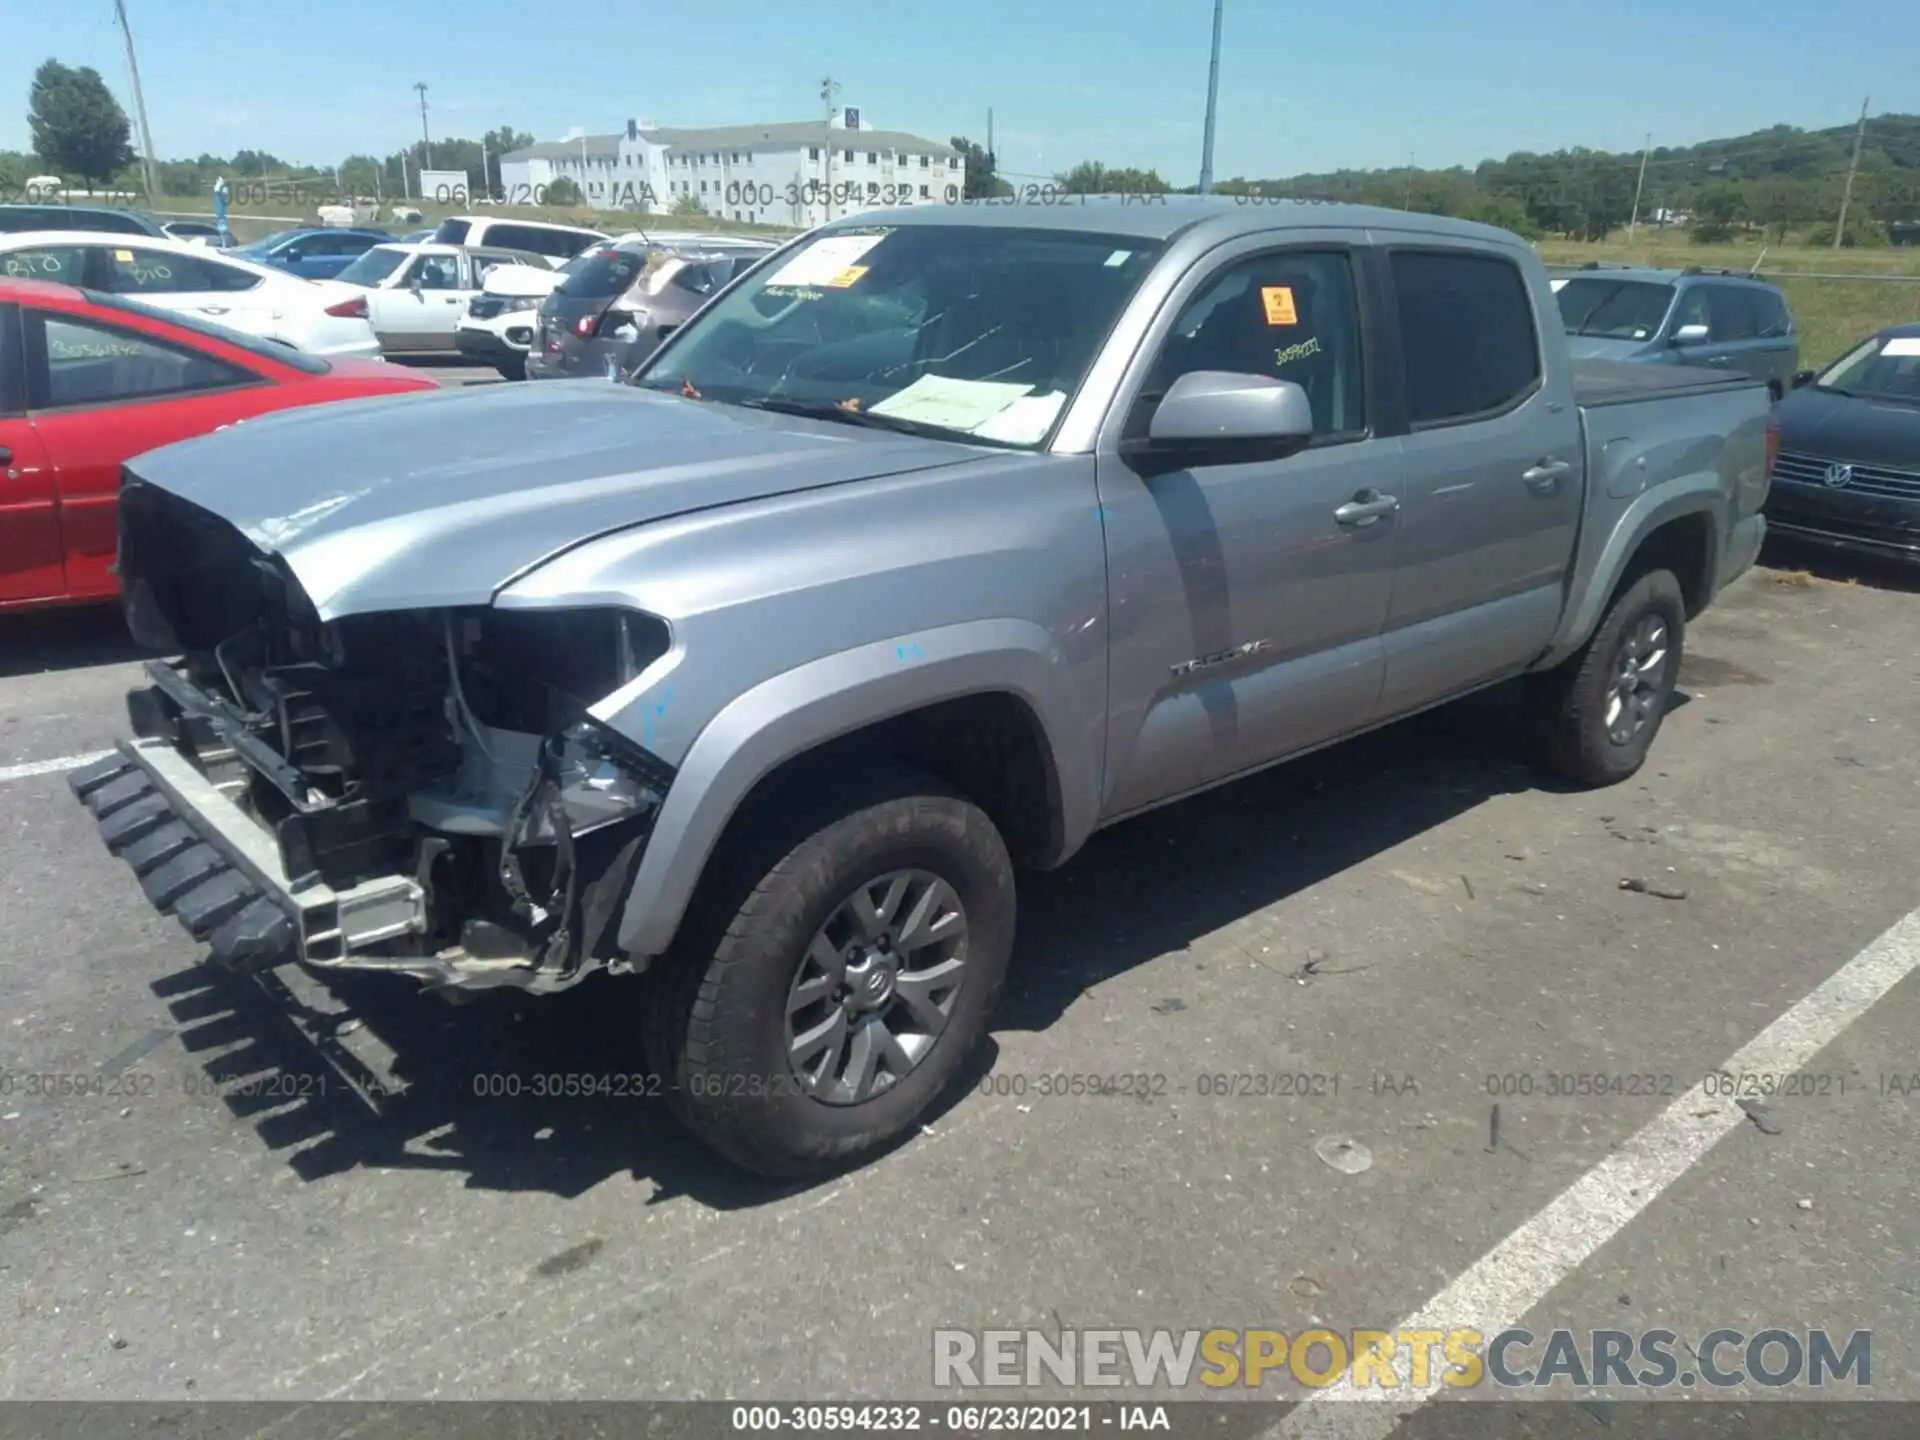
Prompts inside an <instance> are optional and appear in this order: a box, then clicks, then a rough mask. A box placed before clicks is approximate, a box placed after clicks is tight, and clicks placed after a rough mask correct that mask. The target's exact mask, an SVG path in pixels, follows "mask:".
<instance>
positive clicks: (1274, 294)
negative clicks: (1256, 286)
mask: <svg viewBox="0 0 1920 1440" xmlns="http://www.w3.org/2000/svg"><path fill="white" fill-rule="evenodd" d="M1260 303H1261V304H1262V305H1264V306H1265V307H1266V311H1267V324H1269V325H1298V324H1299V323H1300V312H1299V311H1297V310H1296V309H1295V308H1294V305H1293V287H1292V286H1291V285H1262V286H1261V287H1260Z"/></svg>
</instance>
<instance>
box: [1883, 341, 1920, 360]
mask: <svg viewBox="0 0 1920 1440" xmlns="http://www.w3.org/2000/svg"><path fill="white" fill-rule="evenodd" d="M1880 354H1881V355H1882V357H1886V356H1891V357H1892V358H1894V359H1895V360H1901V359H1909V360H1910V359H1912V358H1913V357H1914V356H1916V355H1920V335H1896V336H1894V337H1893V338H1892V339H1891V340H1889V341H1887V343H1886V344H1885V345H1884V346H1882V347H1881V349H1880Z"/></svg>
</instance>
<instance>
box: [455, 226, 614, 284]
mask: <svg viewBox="0 0 1920 1440" xmlns="http://www.w3.org/2000/svg"><path fill="white" fill-rule="evenodd" d="M433 239H434V242H435V243H436V244H439V245H485V246H488V247H489V248H491V249H495V250H521V251H525V252H528V253H530V254H534V255H544V256H546V257H547V258H548V260H550V261H551V262H552V263H553V267H554V268H555V269H556V270H557V269H559V268H560V267H561V266H562V265H564V264H565V263H566V262H567V261H569V260H571V259H572V258H573V257H574V256H576V255H578V254H579V253H580V252H581V251H582V250H585V249H586V248H587V247H588V246H589V245H599V244H603V243H605V241H606V239H607V237H606V236H605V235H602V234H601V233H600V232H599V231H598V230H588V229H585V228H584V227H582V226H579V225H555V224H552V223H550V222H548V221H545V220H496V219H494V218H493V217H492V216H490V215H449V216H448V217H447V218H446V219H445V220H442V221H441V222H440V224H439V227H438V228H437V229H436V230H435V231H434V232H433Z"/></svg>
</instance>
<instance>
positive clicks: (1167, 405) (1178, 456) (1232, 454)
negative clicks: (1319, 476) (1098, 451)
mask: <svg viewBox="0 0 1920 1440" xmlns="http://www.w3.org/2000/svg"><path fill="white" fill-rule="evenodd" d="M1312 439H1313V405H1312V403H1311V402H1310V401H1309V400H1308V399H1307V392H1306V391H1305V390H1302V389H1301V388H1300V387H1299V386H1298V385H1296V384H1294V383H1293V382H1292V381H1291V380H1273V379H1270V378H1268V377H1267V376H1264V375H1238V374H1233V373H1231V372H1228V371H1224V370H1195V371H1192V372H1191V373H1189V374H1186V375H1182V376H1181V377H1180V378H1179V379H1178V380H1175V381H1174V382H1173V384H1172V385H1170V386H1168V387H1167V393H1166V395H1165V396H1163V397H1162V398H1161V401H1160V403H1159V405H1157V406H1156V407H1155V408H1154V412H1153V418H1152V419H1151V420H1150V421H1149V422H1148V425H1147V433H1146V434H1145V435H1144V436H1141V437H1138V438H1135V439H1130V440H1127V441H1123V442H1122V444H1121V453H1122V454H1123V455H1125V456H1126V457H1127V458H1128V459H1129V460H1130V461H1132V462H1133V463H1134V464H1135V465H1136V467H1137V468H1140V469H1143V470H1145V471H1147V472H1148V473H1154V472H1159V471H1164V470H1178V469H1183V468H1185V467H1186V466H1189V465H1235V464H1247V463H1250V462H1252V461H1257V460H1282V459H1285V458H1286V457H1287V456H1289V455H1292V454H1295V453H1296V452H1298V451H1300V450H1303V449H1305V448H1306V446H1307V443H1308V442H1309V441H1310V440H1312Z"/></svg>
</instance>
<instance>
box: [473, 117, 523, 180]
mask: <svg viewBox="0 0 1920 1440" xmlns="http://www.w3.org/2000/svg"><path fill="white" fill-rule="evenodd" d="M480 139H481V143H482V144H484V145H485V146H486V147H487V191H488V193H489V194H493V195H498V194H499V193H500V192H501V191H502V190H504V189H505V188H506V187H505V186H504V185H503V184H502V183H501V180H500V157H501V156H502V155H505V154H508V153H509V152H511V151H514V150H524V149H526V148H527V146H529V145H531V144H533V136H531V135H529V134H528V133H527V132H526V131H524V130H516V129H514V128H513V127H512V126H511V125H502V126H501V127H500V128H499V129H498V130H489V131H488V132H487V133H486V134H485V135H483V136H481V137H480Z"/></svg>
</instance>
